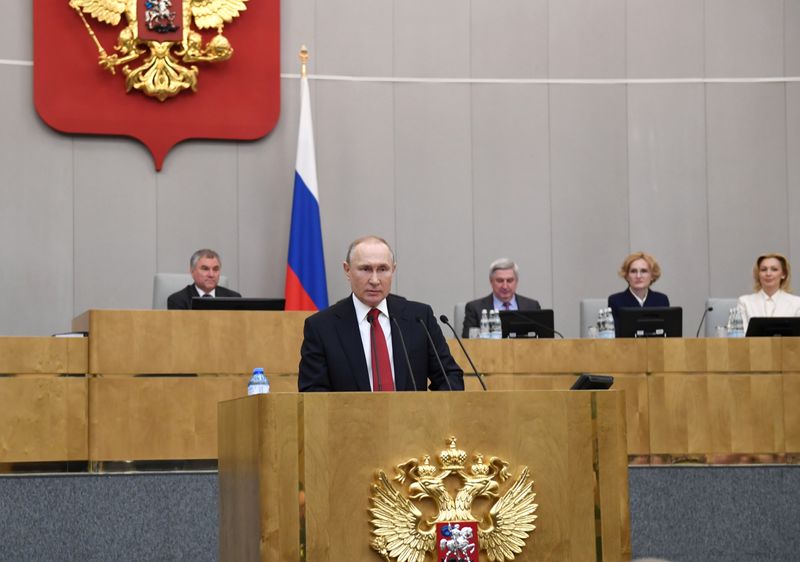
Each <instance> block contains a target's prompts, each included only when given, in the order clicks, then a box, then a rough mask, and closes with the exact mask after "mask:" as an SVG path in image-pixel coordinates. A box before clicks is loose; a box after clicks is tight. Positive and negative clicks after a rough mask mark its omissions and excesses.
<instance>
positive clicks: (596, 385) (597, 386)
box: [569, 373, 614, 390]
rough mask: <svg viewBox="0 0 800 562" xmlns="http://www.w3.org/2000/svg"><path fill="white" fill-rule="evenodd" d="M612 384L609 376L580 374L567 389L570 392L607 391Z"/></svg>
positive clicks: (612, 379) (612, 378) (611, 378)
mask: <svg viewBox="0 0 800 562" xmlns="http://www.w3.org/2000/svg"><path fill="white" fill-rule="evenodd" d="M613 384H614V377H612V376H611V375H590V374H589V373H581V375H580V376H579V377H578V378H577V379H575V382H574V383H573V384H572V386H571V387H570V388H569V389H570V390H608V389H609V388H611V385H613Z"/></svg>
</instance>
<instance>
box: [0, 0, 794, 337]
mask: <svg viewBox="0 0 800 562" xmlns="http://www.w3.org/2000/svg"><path fill="white" fill-rule="evenodd" d="M7 4H8V5H5V6H4V17H3V18H2V19H1V20H0V59H2V61H0V101H2V103H1V104H0V122H1V123H2V126H1V127H0V169H2V170H3V172H2V174H3V181H2V182H1V183H0V190H1V191H0V201H2V203H0V239H2V243H1V244H0V263H2V266H3V267H2V271H1V272H0V288H2V290H3V291H4V293H5V295H13V297H11V298H9V297H8V296H6V298H3V299H0V334H4V335H17V334H31V335H40V334H48V333H51V332H55V331H61V330H66V329H68V328H69V324H70V320H71V318H72V317H73V316H75V315H77V314H80V313H81V312H83V311H84V310H86V309H88V308H104V307H106V308H112V307H113V308H148V307H149V306H150V303H151V295H152V279H153V274H154V273H156V272H179V271H184V270H185V269H186V268H187V265H186V261H187V259H188V257H189V255H190V254H191V252H192V251H193V250H194V249H196V248H198V247H201V246H211V247H213V248H216V249H217V250H219V251H220V252H221V253H222V255H223V261H224V269H225V273H226V274H227V275H228V276H229V278H230V279H231V285H232V286H234V287H237V288H238V289H239V290H241V291H242V292H243V293H244V294H246V295H251V296H280V295H282V293H283V279H284V271H285V260H286V247H287V238H288V228H289V210H290V205H291V189H292V177H293V169H294V157H295V143H296V135H297V117H298V81H297V78H296V76H295V74H296V73H297V72H298V63H297V62H296V61H297V57H296V53H297V50H298V48H299V46H300V45H301V44H302V43H305V44H307V45H308V47H309V49H310V51H311V54H312V59H311V64H310V72H311V74H312V75H316V76H319V77H321V78H325V79H314V80H312V83H311V89H312V100H313V110H314V120H315V134H316V150H317V160H318V174H319V184H320V192H321V200H322V201H321V207H322V213H323V218H322V220H323V229H324V239H325V250H326V261H327V268H328V284H329V293H330V296H331V300H332V301H333V300H336V299H338V298H339V297H341V296H343V295H345V294H346V292H347V286H346V283H345V280H344V278H343V276H342V274H341V265H340V262H341V259H342V254H343V251H344V248H345V247H346V245H347V243H348V242H349V241H350V240H351V239H352V238H354V237H356V236H358V235H361V234H364V233H368V232H375V233H378V234H382V235H384V236H385V237H387V238H388V239H389V240H390V242H392V243H393V244H394V245H395V246H396V250H397V255H398V260H399V269H398V274H397V278H396V286H395V290H396V292H399V293H401V294H404V295H406V296H408V297H411V298H415V299H419V300H425V301H428V302H430V303H431V304H433V306H434V309H435V310H436V311H437V312H438V313H441V312H444V313H448V314H450V313H451V311H452V305H453V303H454V302H456V301H463V300H468V299H471V298H474V297H476V296H481V295H483V294H486V293H487V292H488V283H487V274H486V267H487V265H488V263H489V262H490V261H491V260H492V259H493V258H495V257H498V256H500V255H508V256H511V257H514V258H515V259H517V260H518V262H519V263H520V266H521V269H522V280H521V285H520V292H522V293H523V294H526V295H529V296H532V297H536V298H538V299H539V300H540V301H541V302H542V303H543V305H544V306H546V307H553V308H555V310H556V323H557V327H558V328H559V329H561V330H562V331H564V332H565V333H566V334H567V335H572V336H576V335H577V334H578V333H579V326H578V324H579V321H578V310H579V309H578V301H579V299H580V298H582V297H596V296H605V295H607V294H609V293H610V292H613V291H616V290H621V289H622V288H623V286H624V284H623V283H622V282H621V280H619V279H618V278H617V277H616V269H617V267H618V265H619V262H620V261H621V260H622V258H623V257H624V256H625V255H626V254H627V253H628V252H629V251H632V250H638V249H645V250H648V251H650V252H652V253H653V254H655V256H656V257H657V258H658V259H659V260H660V262H661V264H662V267H663V269H664V276H663V278H662V280H661V281H659V283H658V284H657V288H659V289H661V290H663V291H665V292H667V293H668V294H669V295H670V297H671V299H672V301H673V302H674V303H676V304H680V305H682V306H683V307H684V310H685V318H686V321H685V328H684V329H685V331H687V332H692V333H693V332H694V329H695V326H696V323H697V321H698V320H699V317H700V314H701V311H702V306H703V302H704V300H705V298H706V297H707V296H709V295H714V296H735V295H738V294H742V293H745V292H748V291H749V288H750V283H751V281H750V268H751V266H752V261H753V259H754V257H755V255H756V254H757V253H759V252H762V251H780V252H785V253H787V254H788V255H789V257H790V258H791V259H794V261H797V258H798V257H800V256H799V255H798V252H800V238H799V237H800V232H798V229H797V228H793V221H792V220H791V219H792V217H793V216H796V214H797V211H798V210H800V166H799V165H798V162H797V159H796V158H794V157H793V156H794V155H795V154H796V153H797V151H798V148H799V145H800V84H798V83H797V82H796V81H795V80H793V79H791V78H788V79H787V78H785V77H792V76H799V75H800V0H785V1H784V0H705V2H703V1H700V0H628V1H627V2H626V1H625V0H603V1H598V0H552V1H547V0H502V1H499V2H498V0H471V1H464V0H460V1H459V0H437V1H436V2H431V1H430V0H402V1H396V2H391V1H389V0H325V1H315V0H292V1H291V2H289V1H285V2H282V6H281V9H282V15H281V19H282V38H281V45H282V49H283V52H282V55H281V60H282V72H283V73H284V74H285V76H284V78H283V80H282V87H281V88H282V96H283V100H282V109H281V119H280V121H279V123H278V126H277V128H276V129H275V130H274V131H273V132H272V133H271V134H270V135H269V136H267V137H266V138H264V139H262V140H260V141H257V142H249V143H233V142H206V141H190V142H186V143H183V144H182V145H179V146H178V147H177V148H176V149H174V150H173V151H172V152H171V153H170V154H169V156H168V157H167V159H166V162H165V166H164V170H163V171H162V172H161V173H156V172H155V171H154V169H153V165H152V161H151V159H150V156H149V154H148V153H147V151H146V150H145V148H144V147H142V146H141V145H139V144H138V143H136V142H135V141H132V140H127V139H115V138H92V137H74V136H65V135H61V134H59V133H56V132H54V131H52V130H50V129H49V128H48V127H47V126H45V125H44V124H43V123H42V122H41V121H40V120H39V119H38V117H37V116H36V114H35V111H34V109H33V104H32V67H31V66H30V65H29V64H24V63H25V62H28V63H29V62H30V61H31V60H32V41H31V28H32V7H31V3H26V2H8V3H7ZM76 25H77V24H76ZM20 61H21V62H22V64H19V62H20ZM345 77H356V78H358V79H359V80H348V79H345ZM764 77H767V78H776V80H773V81H766V82H764V81H758V80H755V79H756V78H764ZM392 78H395V80H392ZM407 78H419V79H420V80H417V81H407V80H403V79H407ZM439 78H447V79H451V80H444V81H431V80H430V79H439ZM650 79H652V80H653V81H652V82H646V80H650ZM736 79H745V80H743V81H741V82H739V81H737V80H736ZM609 80H612V81H613V80H616V83H608V81H609Z"/></svg>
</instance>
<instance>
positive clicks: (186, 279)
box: [153, 273, 228, 310]
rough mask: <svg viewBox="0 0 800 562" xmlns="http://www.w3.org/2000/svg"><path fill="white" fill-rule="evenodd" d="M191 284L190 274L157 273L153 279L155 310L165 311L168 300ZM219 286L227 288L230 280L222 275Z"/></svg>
mask: <svg viewBox="0 0 800 562" xmlns="http://www.w3.org/2000/svg"><path fill="white" fill-rule="evenodd" d="M191 282H192V276H191V275H190V274H188V273H156V276H155V277H154V278H153V310H165V309H166V308H167V298H168V297H169V296H170V295H171V294H172V293H176V292H178V291H180V290H181V289H183V288H184V287H185V286H186V285H188V284H189V283H191ZM219 284H220V285H222V286H223V287H227V286H228V278H227V277H226V276H224V275H220V277H219Z"/></svg>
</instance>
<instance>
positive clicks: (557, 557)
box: [218, 390, 631, 562]
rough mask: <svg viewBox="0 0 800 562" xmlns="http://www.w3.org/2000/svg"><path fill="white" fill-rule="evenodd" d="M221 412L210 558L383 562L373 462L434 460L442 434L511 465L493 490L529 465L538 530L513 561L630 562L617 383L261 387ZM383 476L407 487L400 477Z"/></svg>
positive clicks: (390, 469)
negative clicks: (215, 530)
mask: <svg viewBox="0 0 800 562" xmlns="http://www.w3.org/2000/svg"><path fill="white" fill-rule="evenodd" d="M218 420H219V431H218V436H219V483H220V560H223V561H225V560H265V561H267V560H268V561H281V562H285V561H289V560H300V559H301V556H302V555H305V560H307V561H309V562H317V561H327V560H353V561H365V562H367V561H379V560H382V559H383V558H382V557H381V556H380V555H379V554H378V552H376V551H375V550H373V549H372V547H371V546H370V540H371V538H372V534H371V533H372V530H373V529H374V526H373V525H372V524H371V520H372V517H373V516H372V515H371V514H370V511H369V510H370V508H371V507H373V505H372V504H371V502H370V497H371V494H372V493H373V492H372V485H373V484H374V483H376V473H377V472H378V471H379V470H380V471H383V472H385V473H386V475H387V477H388V478H389V479H390V480H391V479H392V477H394V476H395V475H396V474H397V470H396V468H395V467H397V466H399V465H402V464H403V463H406V462H407V461H408V460H409V459H412V458H413V459H417V460H418V461H419V463H420V464H422V462H423V458H424V456H425V455H430V458H431V460H430V462H431V464H436V462H437V458H438V455H439V452H440V451H442V450H444V449H447V448H448V443H449V439H450V437H451V436H455V437H456V438H457V446H458V449H461V450H463V451H464V452H465V453H466V454H467V455H468V457H467V460H466V462H465V463H464V464H465V465H466V466H469V465H471V464H472V463H475V462H476V458H477V457H476V455H477V454H478V453H480V454H482V455H484V458H485V459H486V462H488V459H489V458H490V457H499V458H501V459H503V460H504V461H506V462H507V463H508V471H509V475H510V478H508V479H507V480H506V481H505V482H503V483H501V484H500V486H499V489H498V495H499V496H503V495H504V494H505V493H506V491H507V489H508V488H510V487H511V486H512V485H513V483H514V482H515V481H516V479H517V478H518V476H519V475H520V472H521V471H522V470H523V469H524V468H525V467H527V468H528V470H529V472H530V478H531V479H532V481H533V488H532V490H533V492H534V493H535V494H536V497H535V503H536V504H537V505H538V508H537V510H536V515H537V519H536V520H535V521H534V522H533V524H534V525H535V527H536V528H535V530H533V531H532V532H531V533H530V536H529V537H528V538H527V539H526V540H525V546H524V548H523V549H522V551H521V552H520V553H518V554H517V555H516V556H515V558H514V559H515V560H519V561H533V560H536V561H540V560H541V561H543V560H552V561H559V562H563V561H569V560H573V561H580V562H585V561H587V560H601V559H603V560H626V559H630V556H631V547H630V515H629V507H628V482H627V456H626V442H625V402H624V396H623V393H621V392H618V391H597V392H589V391H560V390H552V391H548V390H543V391H516V392H506V391H497V392H481V393H477V392H454V393H449V392H427V393H414V392H407V393H406V392H402V393H308V394H290V393H285V394H267V395H260V396H252V397H247V398H240V399H235V400H230V401H227V402H222V403H220V405H219V417H218ZM391 482H392V484H393V486H394V487H395V488H396V489H397V490H398V491H400V493H401V494H403V495H405V496H406V497H408V495H409V491H408V483H409V481H408V480H406V481H405V483H401V482H398V481H396V480H391ZM487 501H488V500H487ZM473 505H474V504H473ZM483 507H484V511H488V507H490V506H483ZM421 509H423V510H426V511H425V512H424V516H425V517H429V516H435V515H436V509H435V504H433V503H431V502H428V504H427V506H423V507H422V508H421ZM476 516H477V517H478V518H479V519H480V516H478V515H476ZM481 524H482V523H481ZM479 525H480V524H479ZM425 560H431V561H432V560H434V555H433V554H430V555H428V556H426V558H425ZM480 560H481V561H483V560H488V557H487V555H486V553H485V552H483V551H481V554H480Z"/></svg>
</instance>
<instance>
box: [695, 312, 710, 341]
mask: <svg viewBox="0 0 800 562" xmlns="http://www.w3.org/2000/svg"><path fill="white" fill-rule="evenodd" d="M713 310H714V307H713V306H709V307H707V308H706V309H705V310H704V311H703V316H702V318H700V324H699V325H698V326H697V333H696V334H695V335H694V337H696V338H699V337H700V328H702V327H703V322H705V321H706V314H708V313H709V312H712V311H713Z"/></svg>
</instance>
